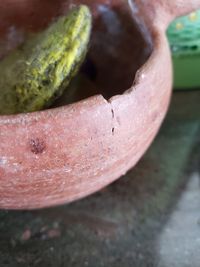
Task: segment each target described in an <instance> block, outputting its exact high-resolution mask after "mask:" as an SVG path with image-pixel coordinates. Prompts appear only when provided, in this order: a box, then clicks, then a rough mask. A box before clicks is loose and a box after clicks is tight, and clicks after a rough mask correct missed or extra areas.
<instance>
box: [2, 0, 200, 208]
mask: <svg viewBox="0 0 200 267" xmlns="http://www.w3.org/2000/svg"><path fill="white" fill-rule="evenodd" d="M33 2H34V3H33ZM77 2H78V1H77ZM81 2H82V3H87V4H88V5H90V6H91V8H92V10H93V14H94V21H95V20H98V19H99V16H100V14H99V12H100V11H99V10H102V7H103V8H105V7H106V8H116V7H118V6H120V5H124V4H123V3H125V1H122V0H121V1H119V0H118V1H114V0H113V1H112V0H109V1H108V0H104V1H103V0H101V1H96V2H95V1H93V0H91V1H81ZM128 2H129V8H131V9H132V12H133V15H132V16H133V17H134V18H135V21H136V23H137V25H139V26H140V29H141V33H143V35H144V36H149V39H151V40H150V41H149V43H151V42H152V44H153V49H152V52H151V55H150V57H149V58H148V60H146V62H145V64H143V65H142V66H141V67H140V68H139V70H138V71H137V74H136V77H135V80H134V74H133V76H131V77H130V75H127V76H129V79H131V81H132V84H133V85H132V86H131V88H130V89H128V87H127V89H128V90H126V91H125V92H124V93H123V94H119V95H116V96H112V97H111V98H109V99H108V100H106V99H105V98H104V97H103V96H102V95H95V96H93V97H89V98H87V99H84V100H81V101H78V102H76V103H74V104H70V105H66V106H62V107H58V108H54V109H49V110H45V111H42V112H35V113H29V114H19V115H15V116H1V117H0V207H1V208H7V209H32V208H41V207H46V206H52V205H57V204H62V203H67V202H70V201H73V200H76V199H79V198H82V197H84V196H87V195H89V194H91V193H93V192H95V191H97V190H99V189H101V188H102V187H104V186H106V185H108V184H109V183H111V182H112V181H114V180H115V179H117V178H119V177H120V176H121V175H123V174H125V173H126V172H127V171H128V170H129V169H130V168H131V167H133V166H134V165H135V164H136V163H137V161H138V160H139V159H140V158H141V156H142V155H143V154H144V152H145V151H146V150H147V148H148V147H149V145H150V144H151V142H152V140H153V139H154V137H155V135H156V133H157V132H158V130H159V127H160V125H161V123H162V121H163V118H164V116H165V114H166V111H167V108H168V105H169V100H170V95H171V87H172V70H171V60H170V51H169V47H168V44H167V40H166V36H165V30H166V27H167V26H168V24H169V22H170V21H171V20H172V19H173V18H174V17H175V16H178V15H182V14H184V13H186V12H189V11H191V10H193V9H196V8H198V7H200V0H196V1H195V0H187V1H185V0H182V1H181V0H176V1H172V0H171V1H167V0H154V1H152V0H146V1H140V0H135V1H131V0H130V1H128ZM55 3H56V4H55ZM64 3H66V1H61V0H60V1H53V0H51V1H49V0H48V1H46V0H45V1H36V0H34V1H32V0H21V1H15V0H7V1H6V3H4V1H0V13H1V27H0V31H1V33H2V36H3V34H4V33H5V29H6V27H8V25H13V23H16V24H17V25H18V26H21V27H24V28H26V29H29V27H30V25H34V27H35V28H40V27H41V26H43V24H44V25H45V23H46V22H47V21H48V20H49V19H50V18H51V17H52V16H54V15H56V14H57V12H58V13H59V12H60V10H61V9H62V10H64V9H65V8H66V9H67V5H64ZM68 3H69V1H68ZM97 3H98V4H101V6H100V7H101V8H99V5H97ZM35 9H38V13H37V16H36V15H35V13H34V12H33V10H35ZM44 12H46V16H43V14H44ZM112 15H113V13H112ZM132 23H133V22H132ZM129 24H130V23H129ZM133 24H134V23H133ZM130 27H131V25H130ZM97 28H98V22H97ZM131 38H134V35H133V36H132V37H131ZM129 40H131V39H129ZM130 42H131V41H130ZM147 42H148V40H147ZM132 49H133V50H134V47H133V48H132ZM127 58H129V62H131V61H130V57H128V56H127ZM97 62H99V61H98V60H97ZM132 65H133V64H132ZM124 69H125V70H124ZM125 71H126V68H123V70H122V68H121V73H123V74H124V73H125ZM127 71H128V68H127ZM118 72H119V73H118V74H119V75H120V71H119V70H118ZM105 73H106V72H105ZM111 73H112V70H110V75H112V74H111ZM104 75H105V74H104ZM116 77H117V75H116ZM123 77H125V76H123ZM127 79H128V78H127ZM104 80H109V76H107V77H105V79H104ZM129 82H130V81H129ZM113 84H114V83H113ZM116 84H117V83H116ZM127 84H128V83H127ZM116 86H117V85H116ZM111 89H112V90H111V91H112V95H113V92H115V88H114V86H113V88H111ZM124 89H125V88H124ZM116 92H117V93H118V90H116ZM163 153H164V151H163Z"/></svg>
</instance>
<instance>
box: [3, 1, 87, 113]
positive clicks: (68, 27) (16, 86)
mask: <svg viewBox="0 0 200 267" xmlns="http://www.w3.org/2000/svg"><path fill="white" fill-rule="evenodd" d="M91 24H92V22H91V13H90V11H89V9H88V7H87V6H84V5H81V6H78V7H76V8H74V9H72V10H71V11H70V13H69V14H68V15H67V16H66V17H61V18H59V19H58V20H57V21H56V22H55V23H53V24H52V25H50V26H49V28H47V29H46V30H45V31H44V32H41V33H39V34H37V35H36V36H34V37H32V38H31V39H29V40H27V41H26V42H25V43H24V44H23V46H22V47H20V48H18V49H16V50H15V51H13V52H12V53H10V54H9V55H8V56H7V57H5V58H4V59H3V60H2V61H1V62H0V114H14V113H20V112H31V111H36V110H41V109H43V108H46V107H49V105H51V104H52V102H53V101H54V100H55V99H56V98H57V97H58V96H60V95H61V94H62V92H63V90H64V89H65V88H66V87H67V86H68V85H69V83H70V81H71V79H72V78H73V77H74V76H75V75H76V73H77V71H78V70H79V67H80V65H81V63H82V62H83V60H84V58H85V55H86V53H87V49H88V43H89V39H90V32H91Z"/></svg>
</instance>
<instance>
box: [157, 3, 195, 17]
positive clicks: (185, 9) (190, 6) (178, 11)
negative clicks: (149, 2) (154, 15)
mask: <svg viewBox="0 0 200 267" xmlns="http://www.w3.org/2000/svg"><path fill="white" fill-rule="evenodd" d="M153 2H159V3H160V4H161V6H162V7H163V8H165V9H166V10H167V12H168V13H169V15H170V17H171V20H173V19H174V18H176V17H179V16H182V15H185V14H188V13H190V12H192V11H194V10H196V9H198V8H200V0H160V1H159V0H156V1H153Z"/></svg>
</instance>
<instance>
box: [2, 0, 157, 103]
mask: <svg viewBox="0 0 200 267" xmlns="http://www.w3.org/2000/svg"><path fill="white" fill-rule="evenodd" d="M108 2H109V4H108ZM80 3H81V4H82V3H83V4H87V5H88V6H89V7H90V8H91V10H92V12H93V26H92V35H91V40H90V44H89V51H88V53H87V57H86V59H85V61H84V63H83V65H82V67H81V69H80V71H79V73H78V74H77V75H76V77H75V78H74V79H73V80H72V82H71V83H70V86H69V88H67V89H66V90H65V92H64V94H63V95H62V96H61V97H60V98H59V99H57V100H56V101H55V102H54V104H53V105H52V107H57V106H61V105H66V104H70V103H74V102H77V101H79V100H81V99H85V98H87V97H90V96H93V95H96V94H101V95H103V97H104V98H105V99H109V98H110V97H112V96H114V95H117V94H123V93H124V92H125V91H126V90H127V89H129V88H130V87H131V86H132V84H133V82H134V78H135V74H136V72H137V70H138V69H139V68H140V67H141V66H142V65H143V64H144V63H145V62H146V61H147V59H148V58H149V56H150V54H151V52H152V38H151V35H150V33H149V32H148V30H147V27H146V26H145V23H144V22H143V18H142V17H141V18H140V17H139V15H137V14H136V13H135V14H133V10H132V9H131V8H130V5H129V4H128V1H127V2H126V1H124V0H118V1H105V0H99V1H87V0H85V1H66V0H58V1H53V0H43V1H39V0H29V1H25V0H23V1H13V0H7V1H6V4H5V3H4V2H3V1H2V2H1V3H0V10H1V11H0V13H2V14H1V23H0V34H1V40H0V57H1V58H3V57H4V56H5V55H6V54H8V53H9V52H10V50H12V49H14V48H16V47H17V46H19V45H20V44H22V43H23V42H24V40H25V38H26V37H27V36H28V35H29V33H30V32H35V31H39V30H41V29H43V28H45V27H46V26H47V25H48V23H49V22H51V21H52V20H54V19H55V17H58V16H60V15H62V14H66V12H67V10H68V8H69V6H70V5H72V4H80ZM44 12H45V16H44Z"/></svg>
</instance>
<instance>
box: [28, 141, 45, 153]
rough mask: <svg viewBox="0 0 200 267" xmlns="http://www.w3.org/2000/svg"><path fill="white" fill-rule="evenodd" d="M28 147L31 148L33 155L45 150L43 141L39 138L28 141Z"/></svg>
mask: <svg viewBox="0 0 200 267" xmlns="http://www.w3.org/2000/svg"><path fill="white" fill-rule="evenodd" d="M29 145H30V148H31V152H32V153H34V154H41V153H43V152H44V150H45V148H46V144H45V142H44V140H42V139H40V138H35V139H30V141H29Z"/></svg>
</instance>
